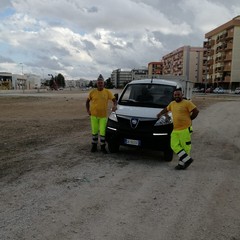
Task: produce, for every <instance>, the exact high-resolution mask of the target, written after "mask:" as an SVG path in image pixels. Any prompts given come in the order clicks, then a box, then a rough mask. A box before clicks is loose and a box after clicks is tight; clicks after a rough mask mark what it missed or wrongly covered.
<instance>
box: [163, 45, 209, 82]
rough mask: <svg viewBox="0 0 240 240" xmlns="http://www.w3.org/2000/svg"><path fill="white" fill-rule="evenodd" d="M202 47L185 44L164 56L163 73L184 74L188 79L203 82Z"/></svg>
mask: <svg viewBox="0 0 240 240" xmlns="http://www.w3.org/2000/svg"><path fill="white" fill-rule="evenodd" d="M203 52H204V49H203V48H202V47H191V46H183V47H180V48H178V49H176V50H174V51H173V52H171V53H169V54H167V55H165V56H163V57H162V62H163V71H162V72H163V75H172V76H184V77H185V79H186V80H188V81H190V82H193V83H195V85H200V84H202V79H203V76H202V72H203V69H202V61H203Z"/></svg>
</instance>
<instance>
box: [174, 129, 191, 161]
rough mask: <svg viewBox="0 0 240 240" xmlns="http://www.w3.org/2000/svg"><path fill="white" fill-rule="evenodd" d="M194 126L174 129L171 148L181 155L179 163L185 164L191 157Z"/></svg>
mask: <svg viewBox="0 0 240 240" xmlns="http://www.w3.org/2000/svg"><path fill="white" fill-rule="evenodd" d="M191 134H192V127H189V128H186V129H183V130H173V131H172V133H171V148H172V150H173V151H174V152H175V153H176V154H177V155H178V157H179V164H180V165H184V164H185V162H187V161H188V160H189V159H190V156H189V155H190V152H191V147H192V145H191Z"/></svg>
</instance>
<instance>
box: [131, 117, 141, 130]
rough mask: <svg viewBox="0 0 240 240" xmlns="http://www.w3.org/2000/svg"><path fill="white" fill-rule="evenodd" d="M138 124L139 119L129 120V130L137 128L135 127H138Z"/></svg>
mask: <svg viewBox="0 0 240 240" xmlns="http://www.w3.org/2000/svg"><path fill="white" fill-rule="evenodd" d="M138 123H139V119H137V118H131V120H130V125H131V128H133V129H134V128H136V127H137V125H138Z"/></svg>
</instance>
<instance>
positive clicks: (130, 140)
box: [124, 138, 141, 146]
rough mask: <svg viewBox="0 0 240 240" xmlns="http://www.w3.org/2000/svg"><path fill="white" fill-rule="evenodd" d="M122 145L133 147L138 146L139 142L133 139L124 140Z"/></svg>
mask: <svg viewBox="0 0 240 240" xmlns="http://www.w3.org/2000/svg"><path fill="white" fill-rule="evenodd" d="M124 143H125V144H127V145H134V146H140V145H141V141H140V140H135V139H127V138H125V139H124Z"/></svg>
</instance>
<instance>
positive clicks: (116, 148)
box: [108, 141, 120, 153]
mask: <svg viewBox="0 0 240 240" xmlns="http://www.w3.org/2000/svg"><path fill="white" fill-rule="evenodd" d="M119 146H120V145H119V143H117V142H114V141H112V142H109V143H108V150H109V152H110V153H116V152H118V151H119Z"/></svg>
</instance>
